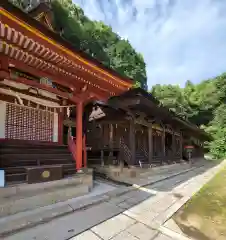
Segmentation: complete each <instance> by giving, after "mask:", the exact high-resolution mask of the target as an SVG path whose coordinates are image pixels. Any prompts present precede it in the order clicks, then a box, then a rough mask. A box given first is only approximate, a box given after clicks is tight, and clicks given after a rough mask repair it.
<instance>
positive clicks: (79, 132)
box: [76, 102, 83, 170]
mask: <svg viewBox="0 0 226 240" xmlns="http://www.w3.org/2000/svg"><path fill="white" fill-rule="evenodd" d="M82 114H83V103H82V102H78V103H77V106H76V169H77V170H80V169H81V168H82V150H83V144H82V143H83V141H82V134H83V132H82V128H83V126H82Z"/></svg>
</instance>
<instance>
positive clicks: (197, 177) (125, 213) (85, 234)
mask: <svg viewBox="0 0 226 240" xmlns="http://www.w3.org/2000/svg"><path fill="white" fill-rule="evenodd" d="M219 167H220V166H217V167H214V168H209V167H208V166H203V167H200V168H196V169H193V171H189V172H186V173H184V174H181V175H178V176H175V177H173V178H170V179H166V180H163V181H160V182H157V183H155V184H151V185H147V186H143V187H140V188H137V189H136V188H135V190H133V191H127V192H126V193H124V194H122V195H120V196H118V197H115V198H110V199H108V200H106V201H105V202H102V203H100V204H97V205H94V206H91V207H89V208H87V209H83V210H79V211H76V212H74V213H73V214H69V215H67V216H64V217H61V218H58V219H54V220H53V221H51V222H49V223H46V224H42V225H39V226H36V227H34V228H31V229H28V230H24V231H21V232H19V233H17V234H14V235H11V236H9V237H7V238H5V239H6V240H20V239H21V240H26V239H28V240H30V239H31V240H32V239H35V240H44V239H45V240H53V239H54V240H58V239H59V240H66V239H71V240H85V239H87V240H95V239H98V240H100V239H102V240H103V239H112V240H120V239H136V240H137V239H140V240H142V239H144V240H146V239H147V240H150V239H156V240H170V239H184V238H183V237H182V238H181V235H180V238H178V235H177V234H172V231H170V230H168V231H167V229H165V228H164V226H163V224H164V223H165V222H166V221H167V220H168V219H169V218H170V217H171V216H172V214H174V212H175V211H177V210H178V209H179V208H180V207H181V206H182V205H183V204H184V203H185V202H186V201H187V200H188V199H189V198H190V197H191V196H192V194H193V193H194V192H195V191H197V190H198V189H199V188H200V187H201V186H202V185H203V184H204V183H205V182H206V181H208V180H209V178H211V177H212V176H213V175H214V174H215V173H216V171H218V169H219ZM183 194H184V195H183ZM169 232H170V233H169ZM173 233H174V232H173Z"/></svg>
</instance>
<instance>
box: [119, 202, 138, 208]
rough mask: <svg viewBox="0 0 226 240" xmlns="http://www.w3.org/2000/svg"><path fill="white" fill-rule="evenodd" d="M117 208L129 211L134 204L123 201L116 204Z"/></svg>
mask: <svg viewBox="0 0 226 240" xmlns="http://www.w3.org/2000/svg"><path fill="white" fill-rule="evenodd" d="M117 206H118V207H120V208H122V209H129V208H131V207H133V206H134V203H130V202H128V201H124V202H121V203H119V204H117Z"/></svg>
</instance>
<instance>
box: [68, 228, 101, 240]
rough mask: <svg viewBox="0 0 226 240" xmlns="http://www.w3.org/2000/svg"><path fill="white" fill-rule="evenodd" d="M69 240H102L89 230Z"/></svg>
mask: <svg viewBox="0 0 226 240" xmlns="http://www.w3.org/2000/svg"><path fill="white" fill-rule="evenodd" d="M69 240H101V238H99V237H97V235H96V234H94V233H93V232H91V231H89V230H88V231H85V232H83V233H81V234H79V235H77V236H75V237H73V238H70V239H69Z"/></svg>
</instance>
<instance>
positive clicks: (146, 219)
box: [124, 210, 158, 226]
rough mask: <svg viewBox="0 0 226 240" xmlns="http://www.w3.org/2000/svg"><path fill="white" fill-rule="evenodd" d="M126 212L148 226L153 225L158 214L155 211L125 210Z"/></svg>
mask: <svg viewBox="0 0 226 240" xmlns="http://www.w3.org/2000/svg"><path fill="white" fill-rule="evenodd" d="M124 214H125V215H127V216H129V217H131V218H133V219H135V220H136V221H138V222H141V223H143V224H145V225H148V226H151V225H152V222H153V220H154V218H156V217H157V215H158V214H157V213H155V212H142V213H141V214H136V213H132V212H130V211H128V210H127V211H125V212H124Z"/></svg>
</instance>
